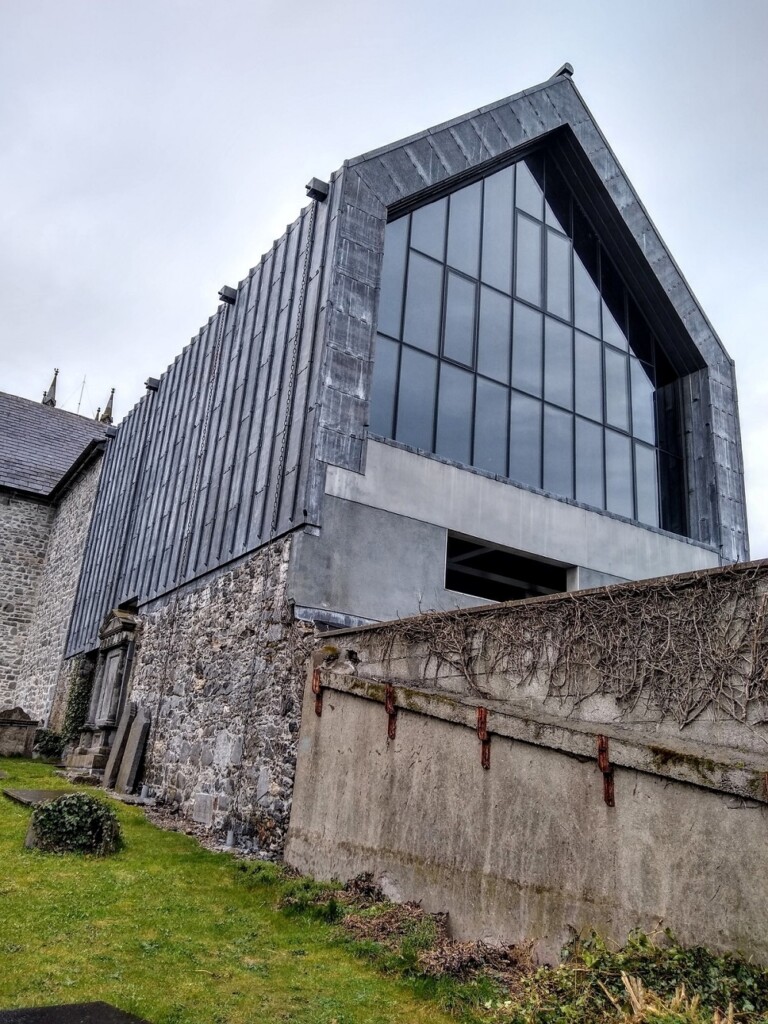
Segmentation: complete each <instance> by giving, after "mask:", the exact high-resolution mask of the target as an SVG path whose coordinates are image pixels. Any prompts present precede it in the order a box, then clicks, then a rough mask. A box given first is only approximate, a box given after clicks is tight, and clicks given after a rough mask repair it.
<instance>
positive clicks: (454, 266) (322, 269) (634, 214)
mask: <svg viewBox="0 0 768 1024" xmlns="http://www.w3.org/2000/svg"><path fill="white" fill-rule="evenodd" d="M571 76H572V70H571V68H570V67H569V66H568V65H566V66H565V67H564V68H562V69H561V70H560V71H559V72H558V73H557V74H556V75H555V76H554V77H553V78H551V79H549V80H548V81H546V82H544V83H543V84H541V85H539V86H536V87H535V88H533V89H529V90H526V91H525V92H522V93H519V94H517V95H515V96H512V97H509V98H507V99H504V100H500V101H499V102H497V103H493V104H491V105H489V106H487V107H483V108H481V109H479V110H476V111H473V112H471V113H470V114H467V115H464V116H462V117H458V118H455V119H454V120H452V121H449V122H446V123H445V124H442V125H438V126H437V127H434V128H429V129H427V130H425V131H423V132H420V133H418V134H416V135H414V136H412V137H410V138H408V139H405V140H402V141H400V142H397V143H394V144H392V145H389V146H386V147H384V148H383V149H380V150H376V151H374V152H371V153H367V154H364V155H363V156H360V157H357V158H355V159H353V160H348V161H346V162H345V163H344V165H343V166H342V167H341V168H340V169H339V170H338V171H337V172H336V173H335V174H333V175H332V176H331V178H330V181H329V182H327V183H326V182H324V181H322V180H319V179H312V181H311V183H310V186H309V187H308V194H309V195H310V198H311V203H310V205H309V206H308V207H306V208H305V209H304V210H303V211H302V213H301V214H300V216H299V218H298V219H297V220H296V221H295V222H294V223H293V224H291V225H289V226H288V228H287V229H286V232H285V234H284V235H283V237H282V238H280V239H278V240H277V241H276V242H275V244H274V246H273V247H272V249H271V250H270V251H269V252H268V253H267V254H266V255H265V256H264V257H263V258H262V259H261V261H260V262H259V263H258V265H257V266H256V267H254V268H253V269H252V270H251V271H250V272H249V274H248V275H247V276H246V277H245V278H244V279H243V280H242V281H241V282H240V283H239V285H238V286H237V288H224V289H222V292H221V293H220V298H221V300H222V302H221V305H220V306H219V308H218V310H217V312H216V314H215V315H214V316H213V317H211V319H210V320H209V322H208V324H207V325H206V326H205V327H204V328H203V329H202V330H201V332H200V333H199V335H198V336H197V337H195V338H194V339H193V340H192V342H191V344H189V345H188V346H187V348H186V349H184V351H183V352H182V353H181V354H180V355H179V356H178V358H177V359H176V360H175V361H174V362H173V364H172V365H171V366H170V367H169V368H168V369H167V370H166V372H165V373H163V374H162V375H161V376H160V377H159V378H158V379H150V380H149V381H148V391H147V394H146V395H145V397H144V398H142V400H141V401H140V402H139V404H138V405H137V406H136V408H135V409H134V410H133V411H132V412H131V413H129V414H128V416H127V417H126V418H125V419H124V420H123V422H122V423H121V424H120V426H119V428H118V430H117V434H116V436H115V437H114V438H113V439H112V440H110V441H109V442H108V450H107V455H106V458H105V463H104V471H103V473H102V477H101V482H100V486H99V493H98V497H97V500H96V505H95V512H94V517H93V524H92V528H91V531H90V535H89V539H88V544H87V549H86V553H85V558H84V563H83V571H82V575H81V579H80V586H79V591H78V596H77V600H76V602H75V606H74V613H73V617H72V623H71V627H70V632H69V639H68V647H67V656H68V657H70V658H73V657H78V658H81V659H82V658H86V659H87V658H90V659H91V660H92V662H93V663H94V664H96V681H97V685H96V690H95V693H94V702H93V704H92V709H91V710H92V715H91V718H92V721H90V722H89V726H90V727H91V730H92V734H93V736H94V737H96V739H95V740H94V743H95V744H96V746H97V747H98V749H99V751H100V755H99V756H100V757H102V758H103V757H105V756H106V754H107V752H108V749H109V743H110V742H111V738H110V737H111V734H110V730H112V731H114V727H115V725H116V722H117V716H118V715H119V709H120V707H121V706H122V705H123V704H124V702H125V700H126V695H127V694H128V693H129V692H130V693H131V695H132V697H131V699H136V700H139V701H143V702H144V703H145V704H147V706H150V707H151V710H152V715H153V719H154V725H153V734H152V735H153V739H152V741H151V744H150V752H149V755H148V765H149V768H148V777H149V778H151V779H153V781H154V783H155V784H156V785H157V787H158V788H159V789H161V790H162V791H163V792H165V793H170V794H172V795H174V794H175V796H174V798H175V799H178V800H179V802H180V803H181V804H182V805H183V806H184V807H185V808H187V809H191V808H193V807H196V808H198V810H197V811H195V813H196V814H199V816H200V819H201V820H208V819H210V820H220V819H221V815H222V814H224V813H227V814H235V813H236V814H239V815H240V818H241V819H242V818H244V816H245V812H244V811H243V809H242V801H243V800H244V799H246V798H245V797H244V796H243V795H242V794H243V792H244V790H243V786H245V788H246V789H247V788H248V785H250V784H248V783H242V778H244V777H245V776H246V775H247V772H246V769H245V767H244V765H245V764H246V762H248V764H249V766H250V767H249V768H248V771H249V772H250V773H251V776H252V775H253V772H256V774H257V775H258V777H259V782H258V785H256V786H255V789H254V793H253V794H252V797H249V798H248V799H249V800H251V803H250V804H249V806H253V807H256V806H257V805H258V806H260V807H262V808H265V807H266V808H267V810H266V812H265V813H267V814H268V815H269V814H272V815H273V816H274V815H276V816H277V817H278V818H279V817H280V815H282V814H283V812H284V810H285V807H286V806H287V801H288V799H289V796H290V786H291V772H290V770H287V771H285V770H283V767H280V766H281V765H282V766H284V765H285V763H286V758H288V760H290V756H291V755H290V751H291V750H292V749H293V746H292V745H293V744H295V731H296V716H297V714H298V711H297V709H296V687H297V686H299V685H300V684H298V683H296V681H295V674H294V675H293V676H292V675H291V671H292V670H291V668H290V665H289V662H290V659H291V657H293V654H291V656H290V657H289V656H288V654H287V653H286V652H287V651H288V648H289V647H290V649H291V651H293V652H294V653H295V650H296V647H295V638H296V637H297V636H300V635H303V634H301V624H302V623H305V624H308V625H311V624H319V625H322V626H325V627H327V626H351V625H356V624H364V623H367V622H371V621H375V620H381V619H389V618H394V617H398V616H405V615H411V614H415V613H418V612H420V611H426V610H430V609H441V608H453V607H458V606H464V605H470V604H478V603H482V602H483V601H487V600H499V599H505V598H514V597H519V596H526V595H530V594H538V593H550V592H554V591H562V590H566V589H568V590H573V589H579V588H583V587H589V586H595V585H603V584H607V583H611V582H615V581H620V580H631V579H641V578H648V577H653V576H658V575H662V574H667V573H674V572H679V571H686V570H692V569H697V568H704V567H711V566H717V565H720V564H724V563H728V562H732V561H737V560H742V559H745V558H746V557H747V556H748V542H747V527H746V513H745V504H744V488H743V471H742V454H741V445H740V436H739V424H738V412H737V402H736V388H735V379H734V369H733V364H732V362H731V360H730V358H729V357H728V355H727V353H726V351H725V349H724V348H723V345H722V344H721V342H720V340H719V339H718V338H717V336H716V334H715V333H714V331H713V329H712V327H711V325H710V324H709V321H708V320H707V318H706V315H705V314H704V312H703V311H702V310H701V308H700V307H699V305H698V303H697V301H696V299H695V297H694V296H693V295H692V293H691V291H690V289H689V287H688V285H687V284H686V282H685V279H684V278H683V277H682V275H681V273H680V271H679V269H678V268H677V265H676V264H675V262H674V260H673V259H672V257H671V256H670V254H669V252H668V251H667V249H666V247H665V245H664V243H663V241H662V240H661V238H660V237H659V235H658V233H657V231H656V229H655V227H654V226H653V224H652V222H651V220H650V219H649V217H648V215H647V213H646V211H645V209H644V207H643V205H642V203H641V202H640V200H639V198H638V197H637V195H636V194H635V192H634V190H633V188H632V186H631V184H630V183H629V181H628V180H627V178H626V176H625V174H624V172H623V170H622V168H621V166H620V165H619V163H618V161H617V160H616V158H615V156H614V155H613V153H612V152H611V150H610V148H609V146H608V143H607V142H606V140H605V138H604V137H603V135H602V134H601V132H600V129H599V128H598V126H597V125H596V123H595V122H594V120H593V118H592V115H591V114H590V112H589V110H588V109H587V107H586V105H585V104H584V101H583V100H582V98H581V96H580V94H579V92H578V90H577V89H576V87H575V86H574V84H573V81H572V77H571ZM274 552H279V557H278V556H277V555H273V553H274ZM275 558H277V561H275ZM278 606H279V610H278ZM115 609H119V610H121V613H122V614H123V615H129V616H132V617H135V620H136V623H137V624H138V625H137V627H136V628H137V632H136V635H137V636H138V637H139V639H138V641H135V640H134V639H132V638H131V637H133V635H134V634H133V633H131V637H129V636H128V635H127V634H126V636H125V638H124V641H125V651H124V655H125V657H123V658H122V660H120V661H119V664H120V666H121V668H120V670H119V671H117V669H115V672H112V674H111V675H110V674H109V673H105V669H104V665H105V664H106V661H105V656H104V647H103V644H104V642H105V634H104V632H103V631H102V634H101V635H100V632H99V631H100V628H101V627H102V626H103V625H104V623H105V620H106V618H107V617H108V616H109V615H110V613H111V612H112V611H113V610H115ZM132 621H133V620H132ZM265 622H268V623H269V628H268V629H267V628H266V627H264V629H262V627H261V626H259V625H258V623H265ZM254 623H256V624H254ZM132 628H133V627H132ZM264 630H266V632H265V631H264ZM297 631H298V632H297ZM107 632H109V628H107ZM290 637H293V638H294V639H293V640H290V643H289V638H290ZM201 638H203V639H201ZM134 643H135V656H134V653H133V651H134V647H133V645H134ZM292 644H293V646H291V645H292ZM100 645H102V658H101V662H100V664H101V667H99V664H97V661H98V658H97V652H98V651H99V648H100ZM286 645H287V646H286ZM251 648H252V649H251ZM129 649H130V650H129ZM281 658H283V661H280V659H281ZM286 658H287V659H288V660H287V661H286V660H285V659H286ZM278 662H279V663H280V668H279V671H278V669H276V668H275V666H276V665H277V664H278ZM111 663H112V664H114V665H118V660H117V658H116V656H114V657H113V659H112V662H111ZM291 664H292V662H291ZM273 669H274V671H275V672H277V675H278V676H279V678H280V680H282V681H281V682H279V685H278V683H276V682H275V679H276V678H277V676H274V675H270V673H272V672H273ZM270 680H272V681H271V682H270ZM291 680H293V681H291ZM104 686H108V687H114V688H116V689H115V693H114V694H113V695H112V696H113V697H114V699H112V697H110V695H109V694H105V693H104V692H103V690H104ZM222 687H223V688H224V689H222ZM275 693H279V694H281V695H282V696H281V697H280V699H279V700H278V701H277V704H278V705H279V708H278V709H277V710H276V708H275V706H274V700H273V697H274V694H275ZM238 694H239V696H238ZM259 702H261V703H259ZM288 705H290V707H288ZM256 706H258V713H256V712H255V711H254V708H255V707H256ZM99 707H100V708H102V709H104V708H106V709H109V713H108V714H107V715H106V717H102V718H99V716H98V714H97V709H98V708H99ZM286 708H288V710H286ZM254 715H256V718H254V717H253V716H254ZM97 719H98V720H97ZM257 720H258V721H257ZM276 722H277V724H275V723H276ZM258 723H261V724H258ZM262 727H263V729H266V730H267V732H266V733H263V732H262V733H259V732H258V730H259V729H261V728H262ZM271 727H272V728H274V730H276V731H275V732H273V733H272V734H269V733H268V729H269V728H271ZM257 733H258V735H259V736H260V737H261V738H260V739H258V740H257V739H253V740H252V749H251V750H250V752H248V751H246V752H244V749H243V745H244V744H245V745H246V746H247V743H248V742H249V739H248V737H249V736H251V735H254V736H255V735H256V734H257ZM222 737H223V738H222ZM265 737H266V738H265ZM206 744H208V746H209V747H210V749H213V750H215V751H216V752H215V753H214V754H211V755H210V758H211V759H208V760H207V755H205V753H204V752H205V750H206V749H208V748H207V747H206ZM196 745H197V746H196ZM83 749H84V750H87V749H88V744H87V743H85V744H84V748H83ZM201 751H202V752H201ZM249 758H250V760H249ZM94 763H95V762H94ZM251 776H249V777H251ZM227 780H228V781H227ZM241 783H242V784H241ZM217 786H218V787H219V788H218V789H217V788H216V787H217ZM222 787H223V788H222ZM227 787H229V789H228V788H227ZM232 787H234V789H233V788H232ZM270 794H271V795H270ZM276 794H277V795H276ZM201 797H206V798H210V799H207V800H202V801H201V800H200V799H198V798H201ZM273 798H274V799H273ZM238 801H240V803H239V804H238ZM236 805H237V807H238V808H239V809H238V810H237V811H234V810H233V807H235V806H236ZM227 808H229V810H227Z"/></svg>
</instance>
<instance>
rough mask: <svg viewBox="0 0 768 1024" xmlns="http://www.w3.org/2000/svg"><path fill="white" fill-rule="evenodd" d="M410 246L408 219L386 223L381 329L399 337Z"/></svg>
mask: <svg viewBox="0 0 768 1024" xmlns="http://www.w3.org/2000/svg"><path fill="white" fill-rule="evenodd" d="M407 244H408V217H402V218H401V219H400V220H394V221H392V223H391V224H387V227H386V231H385V233H384V259H383V262H382V266H381V296H380V299H379V330H380V331H383V332H384V333H385V334H391V335H392V337H393V338H399V337H400V318H401V314H402V311H403V282H404V280H405V255H406V246H407Z"/></svg>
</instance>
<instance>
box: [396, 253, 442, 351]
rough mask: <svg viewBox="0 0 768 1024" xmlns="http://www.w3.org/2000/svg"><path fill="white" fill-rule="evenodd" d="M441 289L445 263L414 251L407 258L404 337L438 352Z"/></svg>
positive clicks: (421, 346)
mask: <svg viewBox="0 0 768 1024" xmlns="http://www.w3.org/2000/svg"><path fill="white" fill-rule="evenodd" d="M442 291H443V268H442V266H441V265H440V264H439V263H434V262H433V261H432V260H428V259H426V257H424V256H419V254H418V253H415V252H412V253H411V257H410V259H409V261H408V289H407V293H406V300H405V323H404V325H403V341H407V342H408V344H409V345H415V346H416V347H417V348H423V349H424V350H425V351H427V352H437V350H438V345H439V340H440V305H441V303H442Z"/></svg>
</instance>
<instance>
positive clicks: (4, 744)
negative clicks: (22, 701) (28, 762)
mask: <svg viewBox="0 0 768 1024" xmlns="http://www.w3.org/2000/svg"><path fill="white" fill-rule="evenodd" d="M36 730H37V722H36V721H35V719H34V718H30V716H29V715H28V714H27V713H26V711H23V710H22V709H21V708H5V710H3V711H0V757H17V756H20V757H32V747H33V746H34V745H35V731H36Z"/></svg>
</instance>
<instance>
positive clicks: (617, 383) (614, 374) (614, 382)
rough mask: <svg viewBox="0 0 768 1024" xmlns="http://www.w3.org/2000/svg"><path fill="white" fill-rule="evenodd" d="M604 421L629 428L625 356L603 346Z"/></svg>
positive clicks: (623, 428)
mask: <svg viewBox="0 0 768 1024" xmlns="http://www.w3.org/2000/svg"><path fill="white" fill-rule="evenodd" d="M604 351H605V421H606V423H610V424H611V426H613V427H621V429H622V430H629V401H628V396H627V357H626V356H624V355H622V354H621V352H615V351H614V350H613V349H611V348H605V349H604Z"/></svg>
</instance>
